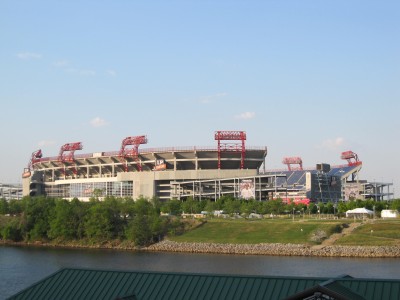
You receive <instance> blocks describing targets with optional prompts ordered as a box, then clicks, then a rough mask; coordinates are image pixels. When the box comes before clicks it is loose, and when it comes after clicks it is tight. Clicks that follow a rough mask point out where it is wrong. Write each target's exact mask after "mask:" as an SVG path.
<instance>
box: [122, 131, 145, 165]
mask: <svg viewBox="0 0 400 300" xmlns="http://www.w3.org/2000/svg"><path fill="white" fill-rule="evenodd" d="M142 144H147V137H146V136H145V135H139V136H128V137H126V138H124V139H123V140H122V144H121V149H120V150H119V157H120V160H121V162H122V163H124V164H125V165H124V169H125V172H127V171H128V162H127V158H129V157H131V158H133V160H134V161H136V162H137V169H138V171H142V165H141V164H140V160H139V146H140V145H142ZM127 146H132V147H131V148H127Z"/></svg>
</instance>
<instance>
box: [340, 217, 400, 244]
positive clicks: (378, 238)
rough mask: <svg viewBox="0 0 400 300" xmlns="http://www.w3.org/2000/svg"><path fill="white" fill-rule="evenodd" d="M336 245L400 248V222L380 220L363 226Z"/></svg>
mask: <svg viewBox="0 0 400 300" xmlns="http://www.w3.org/2000/svg"><path fill="white" fill-rule="evenodd" d="M335 244H337V245H346V246H400V221H398V220H390V221H389V220H379V221H375V222H374V223H367V224H363V225H362V226H360V227H358V228H357V229H356V230H354V231H353V232H352V233H351V234H350V235H348V236H344V237H342V238H341V239H339V240H338V241H337V242H336V243H335Z"/></svg>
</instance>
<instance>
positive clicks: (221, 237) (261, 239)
mask: <svg viewBox="0 0 400 300" xmlns="http://www.w3.org/2000/svg"><path fill="white" fill-rule="evenodd" d="M346 222H347V221H341V220H305V221H295V222H292V221H291V220H288V219H285V220H282V219H274V220H271V219H268V220H244V219H239V220H226V219H210V220H208V221H207V222H206V223H205V224H204V225H203V226H201V227H199V228H197V229H195V230H192V231H189V232H186V233H185V234H183V235H180V236H174V237H170V240H172V241H176V242H203V243H232V244H258V243H292V244H315V243H318V242H319V241H320V239H321V237H322V236H323V235H324V234H325V237H327V236H329V235H331V234H332V233H335V232H337V231H338V230H339V228H341V227H342V226H343V223H346ZM318 234H319V235H320V237H319V238H318Z"/></svg>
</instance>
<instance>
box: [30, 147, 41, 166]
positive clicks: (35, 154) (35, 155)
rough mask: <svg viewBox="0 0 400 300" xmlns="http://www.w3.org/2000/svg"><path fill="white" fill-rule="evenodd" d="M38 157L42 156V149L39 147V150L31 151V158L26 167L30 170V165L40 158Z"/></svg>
mask: <svg viewBox="0 0 400 300" xmlns="http://www.w3.org/2000/svg"><path fill="white" fill-rule="evenodd" d="M40 158H42V150H41V149H39V150H36V151H33V152H32V155H31V159H30V161H29V164H28V169H29V170H31V169H32V166H33V165H34V164H35V163H36V162H38V161H39V160H40Z"/></svg>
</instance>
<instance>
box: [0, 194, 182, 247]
mask: <svg viewBox="0 0 400 300" xmlns="http://www.w3.org/2000/svg"><path fill="white" fill-rule="evenodd" d="M0 214H3V215H7V216H9V217H8V218H4V217H3V221H2V222H1V223H0V237H1V238H2V239H4V240H12V241H27V242H28V241H38V240H39V241H54V240H55V241H64V242H65V241H76V240H84V241H86V242H87V243H101V242H105V241H110V240H119V241H129V242H133V243H134V244H135V245H138V246H143V245H148V244H151V243H153V242H156V241H158V240H159V239H161V238H162V236H164V235H165V234H166V233H167V231H168V230H170V229H171V228H172V229H173V228H174V226H175V227H176V226H179V224H176V222H175V223H174V222H173V221H171V219H168V218H162V217H161V216H160V204H159V202H158V201H157V200H156V199H145V198H139V199H137V200H136V201H134V200H133V199H131V198H115V197H106V198H105V199H104V200H102V201H100V200H99V199H97V198H92V199H91V200H90V201H88V202H84V201H80V200H78V199H76V198H75V199H73V200H71V201H68V200H64V199H55V198H48V197H44V196H39V197H24V198H23V199H22V200H11V201H9V202H7V201H5V200H4V199H3V200H1V201H0Z"/></svg>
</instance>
